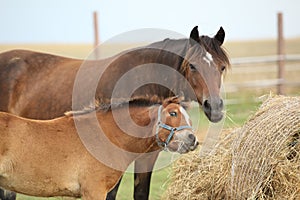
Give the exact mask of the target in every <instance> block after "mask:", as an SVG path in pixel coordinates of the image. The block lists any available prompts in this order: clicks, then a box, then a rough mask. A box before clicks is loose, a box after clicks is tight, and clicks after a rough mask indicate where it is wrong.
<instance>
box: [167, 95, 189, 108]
mask: <svg viewBox="0 0 300 200" xmlns="http://www.w3.org/2000/svg"><path fill="white" fill-rule="evenodd" d="M183 100H184V97H183V96H179V95H176V96H173V97H169V98H167V99H165V100H164V101H163V107H167V106H168V105H169V104H171V103H176V104H180V103H181V101H183Z"/></svg>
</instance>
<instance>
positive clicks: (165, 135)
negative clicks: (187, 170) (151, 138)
mask: <svg viewBox="0 0 300 200" xmlns="http://www.w3.org/2000/svg"><path fill="white" fill-rule="evenodd" d="M180 101H181V99H180V98H178V97H171V98H168V99H166V100H165V101H164V102H163V104H162V105H161V106H160V107H159V109H158V119H157V124H156V127H155V137H156V141H157V143H158V145H159V146H160V147H163V148H164V149H166V150H169V151H172V152H178V153H187V152H189V151H193V150H195V149H196V147H197V146H198V140H197V138H196V136H195V135H194V131H193V128H192V126H191V120H190V118H189V115H188V114H187V112H186V110H185V109H184V108H183V107H182V106H181V105H180Z"/></svg>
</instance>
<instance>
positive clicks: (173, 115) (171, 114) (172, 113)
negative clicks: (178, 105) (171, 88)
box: [169, 112, 177, 117]
mask: <svg viewBox="0 0 300 200" xmlns="http://www.w3.org/2000/svg"><path fill="white" fill-rule="evenodd" d="M169 114H170V116H171V117H177V112H169Z"/></svg>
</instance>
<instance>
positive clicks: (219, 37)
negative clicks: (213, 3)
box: [214, 26, 225, 46]
mask: <svg viewBox="0 0 300 200" xmlns="http://www.w3.org/2000/svg"><path fill="white" fill-rule="evenodd" d="M214 39H215V40H217V41H218V43H219V44H220V46H221V45H222V44H223V42H224V39H225V31H224V29H223V27H222V26H221V27H220V29H219V31H218V32H217V34H216V35H215V36H214Z"/></svg>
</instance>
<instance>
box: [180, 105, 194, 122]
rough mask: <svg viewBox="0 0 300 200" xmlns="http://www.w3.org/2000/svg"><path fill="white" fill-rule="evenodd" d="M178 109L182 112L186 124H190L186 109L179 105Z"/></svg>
mask: <svg viewBox="0 0 300 200" xmlns="http://www.w3.org/2000/svg"><path fill="white" fill-rule="evenodd" d="M179 110H180V112H181V113H182V114H183V116H184V119H185V121H186V123H187V125H189V126H191V124H190V117H189V115H188V113H187V112H186V110H185V109H184V108H183V107H181V106H180V108H179Z"/></svg>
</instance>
